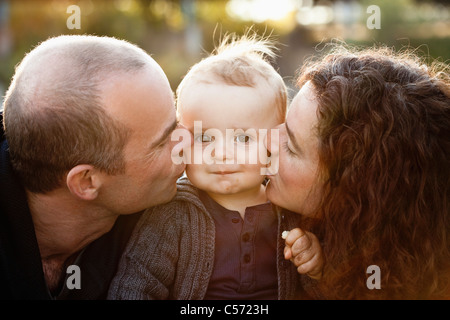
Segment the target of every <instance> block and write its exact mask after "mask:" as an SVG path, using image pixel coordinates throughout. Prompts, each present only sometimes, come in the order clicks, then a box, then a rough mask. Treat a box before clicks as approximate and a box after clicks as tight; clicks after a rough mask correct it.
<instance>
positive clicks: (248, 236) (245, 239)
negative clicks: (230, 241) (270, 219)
mask: <svg viewBox="0 0 450 320" xmlns="http://www.w3.org/2000/svg"><path fill="white" fill-rule="evenodd" d="M249 240H250V235H249V234H248V233H245V234H244V235H243V236H242V241H244V242H248V241H249Z"/></svg>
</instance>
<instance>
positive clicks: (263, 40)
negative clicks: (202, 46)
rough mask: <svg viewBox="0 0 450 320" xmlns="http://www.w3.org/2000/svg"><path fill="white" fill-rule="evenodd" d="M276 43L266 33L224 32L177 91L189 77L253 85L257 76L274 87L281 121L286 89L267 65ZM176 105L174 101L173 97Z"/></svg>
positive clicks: (192, 68)
mask: <svg viewBox="0 0 450 320" xmlns="http://www.w3.org/2000/svg"><path fill="white" fill-rule="evenodd" d="M275 51H276V47H275V45H274V43H273V41H271V40H270V39H269V37H262V36H258V35H257V34H255V33H254V34H249V33H246V34H244V35H242V36H240V37H239V36H237V35H236V34H226V35H225V36H224V37H223V39H222V40H221V41H220V43H219V45H218V46H217V47H216V48H215V49H214V50H213V52H212V53H211V54H210V55H209V56H208V57H206V58H204V59H203V60H201V61H200V62H198V63H197V64H195V65H194V66H192V67H191V69H190V70H189V71H188V73H187V74H186V75H185V77H184V78H183V80H182V81H181V83H180V84H179V86H178V88H177V91H176V94H177V100H178V99H179V97H180V95H181V92H182V90H183V89H184V88H186V87H187V86H188V84H190V83H192V82H193V81H197V82H199V83H211V82H221V83H225V84H227V85H234V86H245V87H252V88H254V87H256V86H257V83H258V81H257V79H258V78H262V79H264V80H265V81H266V82H267V83H268V85H269V86H270V87H271V88H272V89H273V91H274V106H276V111H277V112H278V114H277V117H278V119H279V120H280V121H281V122H284V119H285V116H286V109H287V89H286V85H285V83H284V81H283V79H282V77H281V76H280V74H279V73H278V72H277V71H276V70H275V69H274V67H273V66H272V65H271V60H272V59H274V58H275V57H276V53H275ZM177 108H179V106H178V101H177Z"/></svg>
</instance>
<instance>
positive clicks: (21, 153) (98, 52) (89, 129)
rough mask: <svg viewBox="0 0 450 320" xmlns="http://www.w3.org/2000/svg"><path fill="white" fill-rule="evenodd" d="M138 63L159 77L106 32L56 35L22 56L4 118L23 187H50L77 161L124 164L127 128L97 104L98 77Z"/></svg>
mask: <svg viewBox="0 0 450 320" xmlns="http://www.w3.org/2000/svg"><path fill="white" fill-rule="evenodd" d="M144 68H150V69H151V70H152V71H153V70H154V72H155V76H158V77H164V78H165V75H164V73H163V72H162V70H161V68H160V67H159V65H158V64H157V63H156V62H155V61H154V60H153V59H152V58H151V57H150V56H149V55H148V54H147V53H146V52H145V51H143V50H142V49H140V48H138V47H137V46H135V45H132V44H130V43H128V42H126V41H123V40H118V39H115V38H109V37H96V36H60V37H55V38H51V39H49V40H47V41H44V42H43V43H41V44H40V45H38V46H37V47H36V48H35V49H33V50H32V51H31V52H30V53H28V54H27V55H26V57H25V58H24V59H23V60H22V62H21V63H20V64H19V65H18V67H17V68H16V72H15V75H14V77H13V80H12V82H11V85H10V87H9V89H8V91H7V93H6V97H5V102H4V120H3V125H4V129H5V135H6V138H7V140H8V143H9V149H10V155H11V162H12V165H13V167H14V169H15V170H16V171H17V173H18V174H19V176H20V177H21V178H22V181H23V183H24V186H25V188H26V189H28V190H30V191H32V192H42V193H45V192H48V191H51V190H53V189H55V188H57V187H59V186H60V185H61V183H62V181H63V179H64V174H65V173H66V172H67V171H68V170H70V169H71V168H72V167H73V166H76V165H77V164H80V163H89V164H92V165H94V166H95V167H97V168H98V169H101V170H104V171H106V172H107V173H110V174H113V173H119V172H121V171H123V170H124V163H123V155H122V149H123V147H124V145H125V143H126V141H127V137H128V135H129V129H128V128H127V127H126V126H125V125H123V124H122V123H120V121H117V120H115V119H113V117H111V114H110V112H109V111H108V106H106V105H102V97H101V94H102V84H104V83H105V82H107V81H108V79H109V78H111V77H116V76H120V74H132V73H138V72H140V71H142V69H144Z"/></svg>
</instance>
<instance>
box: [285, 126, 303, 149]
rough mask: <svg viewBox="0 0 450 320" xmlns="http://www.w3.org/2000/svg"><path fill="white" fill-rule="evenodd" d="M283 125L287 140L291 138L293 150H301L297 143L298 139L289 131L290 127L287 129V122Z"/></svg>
mask: <svg viewBox="0 0 450 320" xmlns="http://www.w3.org/2000/svg"><path fill="white" fill-rule="evenodd" d="M285 127H286V132H287V134H288V137H289V140H291V142H292V144H293V145H294V148H295V150H296V151H301V150H302V148H300V145H299V144H298V141H297V139H296V138H295V136H294V134H293V132H292V131H291V129H289V126H288V124H287V122H286V123H285Z"/></svg>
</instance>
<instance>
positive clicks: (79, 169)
mask: <svg viewBox="0 0 450 320" xmlns="http://www.w3.org/2000/svg"><path fill="white" fill-rule="evenodd" d="M66 183H67V187H68V188H69V190H70V192H71V193H72V194H73V195H75V196H77V197H78V198H80V199H82V200H94V199H95V198H97V195H98V190H99V188H100V186H101V179H100V175H99V172H98V170H96V169H95V168H94V167H93V166H92V165H89V164H80V165H77V166H75V167H73V168H72V169H71V170H70V171H69V173H68V174H67V179H66Z"/></svg>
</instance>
